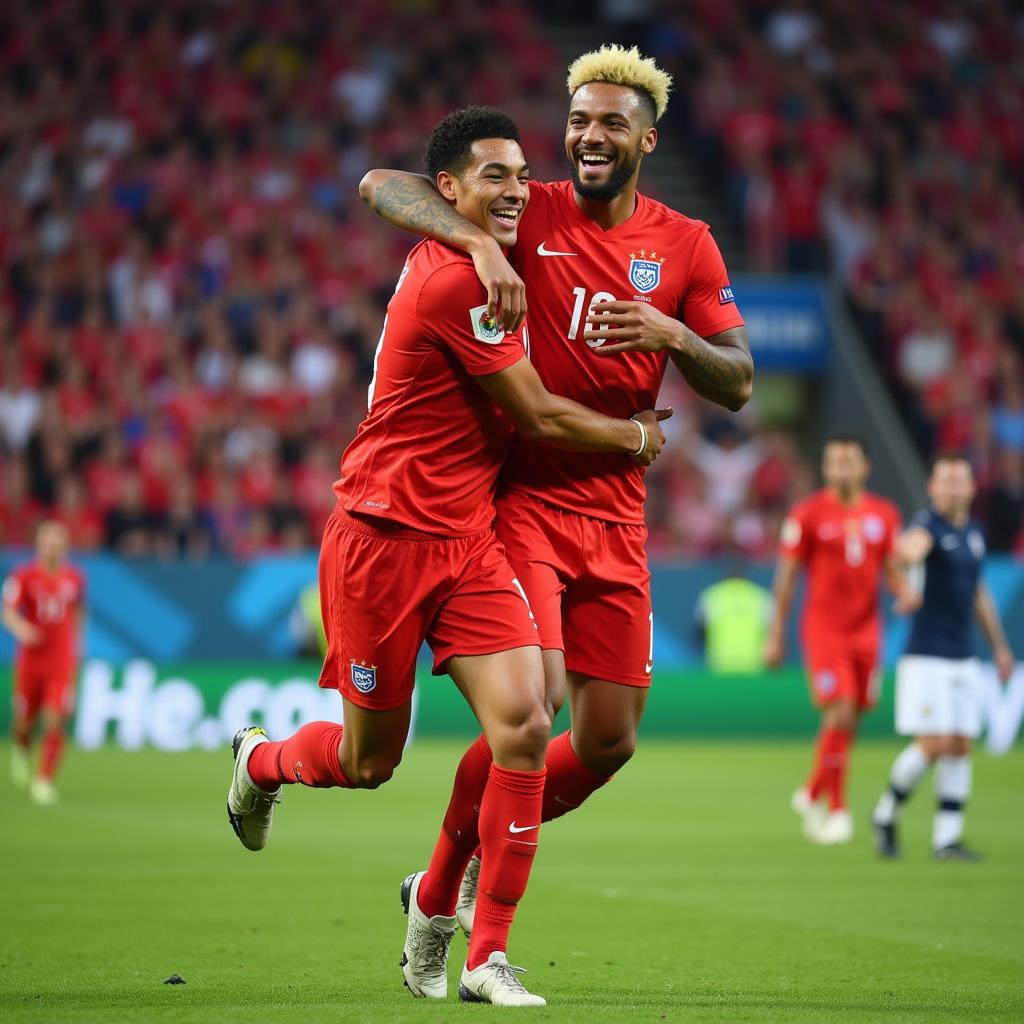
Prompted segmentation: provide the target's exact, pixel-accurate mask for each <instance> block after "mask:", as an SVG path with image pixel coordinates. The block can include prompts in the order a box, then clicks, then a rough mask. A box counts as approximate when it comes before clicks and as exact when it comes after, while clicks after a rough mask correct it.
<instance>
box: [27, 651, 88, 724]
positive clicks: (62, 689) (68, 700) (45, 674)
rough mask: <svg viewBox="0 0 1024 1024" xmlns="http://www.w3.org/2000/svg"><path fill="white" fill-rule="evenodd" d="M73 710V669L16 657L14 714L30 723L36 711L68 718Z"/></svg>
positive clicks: (67, 666) (72, 666)
mask: <svg viewBox="0 0 1024 1024" xmlns="http://www.w3.org/2000/svg"><path fill="white" fill-rule="evenodd" d="M74 706H75V667H74V665H70V666H69V665H60V664H56V663H54V662H46V661H43V660H38V659H29V658H25V657H24V656H20V655H19V657H18V658H17V659H16V661H15V665H14V711H15V714H16V715H17V716H18V717H19V718H29V719H34V718H35V717H36V715H38V714H39V712H40V710H41V709H43V708H46V710H47V711H50V712H52V713H53V714H55V715H62V716H67V715H70V714H71V712H72V710H73V709H74Z"/></svg>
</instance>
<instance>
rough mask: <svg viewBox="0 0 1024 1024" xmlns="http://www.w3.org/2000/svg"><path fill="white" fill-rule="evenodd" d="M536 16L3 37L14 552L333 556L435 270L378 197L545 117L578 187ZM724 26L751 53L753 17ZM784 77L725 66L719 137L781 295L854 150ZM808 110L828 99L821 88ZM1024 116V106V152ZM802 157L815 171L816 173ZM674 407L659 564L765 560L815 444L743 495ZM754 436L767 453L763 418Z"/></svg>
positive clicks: (102, 11)
mask: <svg viewBox="0 0 1024 1024" xmlns="http://www.w3.org/2000/svg"><path fill="white" fill-rule="evenodd" d="M668 6H669V7H672V5H668ZM534 8H538V9H539V10H540V11H541V13H542V14H547V13H549V12H548V10H547V8H546V7H539V5H536V4H534V5H529V4H527V3H524V2H522V0H502V2H501V3H498V4H496V5H492V6H491V7H485V6H481V5H474V4H470V3H466V2H464V0H454V2H451V3H446V4H443V5H436V4H425V5H424V4H392V5H385V7H384V8H382V6H381V4H380V3H378V2H377V0H350V2H348V3H346V4H344V5H341V6H340V7H339V6H337V5H335V6H333V7H332V6H329V5H325V4H323V3H320V2H316V0H314V2H311V3H300V2H298V0H281V2H279V3H275V4H269V5H266V4H213V5H186V7H184V8H180V9H179V7H177V6H174V5H172V7H171V8H169V9H168V10H167V11H163V10H161V9H158V8H157V7H154V5H153V4H152V3H151V2H149V0H123V2H119V3H117V4H107V5H100V6H99V7H96V6H95V5H91V4H82V3H80V2H77V0H52V2H51V3H47V4H45V5H36V6H32V5H30V4H28V3H26V2H24V0H12V2H11V3H9V4H7V5H5V6H4V7H3V9H2V10H0V39H5V40H6V41H7V44H8V45H7V52H6V56H7V58H8V60H7V62H6V65H5V68H6V78H5V85H4V87H2V88H0V137H2V139H3V146H2V147H0V189H2V192H0V195H2V196H3V197H4V200H3V202H0V264H2V270H3V276H2V278H0V281H2V284H0V493H2V497H0V543H2V544H25V543H27V542H28V541H29V540H30V539H31V534H32V530H33V528H34V525H35V523H36V522H37V521H38V519H39V518H40V517H41V516H42V515H44V514H50V515H55V516H58V517H60V518H62V519H63V520H64V521H66V522H67V523H68V525H69V526H70V527H71V529H72V533H73V537H74V540H75V543H76V545H78V546H81V547H85V548H90V547H94V546H96V545H97V544H103V545H106V546H108V547H110V548H113V549H114V550H116V551H117V552H119V553H120V554H121V555H123V556H126V557H152V556H156V557H163V558H174V557H192V558H198V557H206V556H207V555H219V554H227V555H237V556H242V557H247V556H249V555H254V554H257V553H259V552H261V551H275V550H291V549H294V548H297V547H302V546H307V545H310V544H315V543H316V542H317V541H318V540H319V537H320V536H321V533H322V530H323V526H324V523H325V522H326V520H327V517H328V516H329V515H330V513H331V510H332V508H333V506H334V501H335V498H334V494H333V492H332V490H331V484H332V482H333V481H334V479H335V477H336V476H337V472H338V460H339V456H340V453H341V451H342V450H343V448H344V446H345V444H346V443H347V441H348V440H349V439H350V438H351V436H352V435H353V433H354V431H355V429H356V426H357V424H358V423H359V421H360V419H361V417H362V415H363V413H364V411H365V402H366V393H367V385H368V383H369V378H370V375H371V373H372V367H373V357H374V350H375V347H376V345H377V340H378V338H379V336H380V331H381V322H382V320H383V316H384V310H385V307H386V303H387V301H388V299H389V298H390V296H391V294H392V292H393V289H394V284H395V281H396V279H397V277H398V274H399V272H400V269H401V266H402V262H403V260H404V258H405V255H406V253H407V252H408V249H409V247H410V244H411V239H410V238H409V237H408V236H405V235H400V234H399V233H397V232H392V231H390V230H389V229H387V228H386V227H384V226H383V225H382V224H381V222H380V221H378V220H377V219H376V218H375V217H373V216H372V214H370V213H369V212H368V211H366V210H365V209H364V207H363V206H362V204H361V203H359V202H358V199H357V196H356V183H357V182H358V180H359V177H360V176H361V175H362V173H363V172H364V170H365V169H366V168H367V167H368V166H373V165H377V166H406V167H410V168H413V169H415V168H416V167H417V166H418V164H419V161H420V154H421V152H422V148H423V143H424V138H425V135H426V133H427V131H428V130H429V129H430V127H431V126H432V125H433V123H434V122H435V121H436V120H437V119H438V118H439V117H440V116H442V115H443V114H444V113H446V112H447V111H448V110H450V109H451V108H453V107H456V106H459V105H461V104H463V103H465V102H467V101H469V100H473V101H476V102H489V103H495V104H499V105H504V106H506V107H508V109H510V110H511V111H513V112H515V113H516V114H517V116H519V117H520V118H521V120H522V131H523V138H524V145H525V146H526V148H527V151H528V153H529V158H530V164H531V168H532V173H533V174H534V175H535V176H537V177H539V178H542V179H543V178H555V177H559V178H560V177H563V176H564V173H565V172H564V167H563V164H562V161H563V155H562V152H561V147H562V142H561V125H560V123H559V122H560V119H561V118H562V116H563V114H564V107H565V96H564V86H563V81H562V77H561V75H560V73H559V72H558V69H559V68H560V67H561V66H562V63H563V61H562V55H561V54H560V53H559V52H558V51H556V50H555V49H554V48H553V46H552V44H551V43H550V42H549V41H548V39H547V36H546V33H545V29H544V26H543V25H542V24H540V22H539V21H538V18H537V17H536V15H535V13H534ZM659 9H660V8H659V5H657V4H656V3H653V2H651V0H608V2H606V3H604V4H603V5H602V6H601V8H600V11H599V12H598V16H601V13H602V12H603V16H605V17H607V18H609V19H612V20H613V21H614V22H615V24H616V25H617V26H618V28H617V30H616V31H617V33H619V34H620V37H621V38H623V39H628V38H634V37H635V38H636V40H637V41H642V39H641V37H642V36H643V34H644V33H645V31H646V26H647V25H649V24H650V21H651V19H652V18H655V17H657V13H656V12H657V11H658V10H659ZM708 12H709V14H708V16H709V17H713V19H714V20H715V22H716V24H717V25H718V26H719V28H720V30H721V31H723V32H724V31H727V26H728V24H729V22H730V18H728V17H725V16H721V17H719V16H718V15H715V13H714V12H713V11H712V9H711V8H710V7H709V8H708ZM587 16H588V17H593V16H594V15H593V12H591V13H590V14H588V15H587ZM671 18H672V23H673V29H674V30H673V32H672V33H670V34H666V36H665V38H664V40H662V43H663V47H662V48H663V49H664V50H665V52H666V54H667V59H671V53H670V52H669V51H670V50H671V47H672V46H683V47H686V46H690V45H696V41H697V40H698V39H699V38H700V36H699V35H694V34H693V33H691V32H689V31H688V26H687V23H686V15H685V14H681V13H672V14H671ZM774 21H775V24H774V26H773V27H772V28H771V31H770V35H771V40H772V42H771V45H772V46H773V47H775V48H776V49H779V50H780V51H781V52H784V53H788V54H797V53H811V52H813V51H814V48H815V47H817V46H820V45H821V44H820V36H821V33H822V31H823V21H824V19H823V18H822V17H820V16H819V15H818V14H817V13H816V9H815V8H813V7H812V6H810V5H806V4H800V3H793V4H791V5H788V6H787V8H786V9H785V11H780V12H779V13H778V15H777V16H776V17H775V19H774ZM495 38H499V39H501V40H502V48H503V62H502V64H501V67H500V68H498V67H497V66H496V65H495V62H494V59H493V52H492V51H493V46H492V43H493V40H494V39H495ZM764 49H765V52H764V53H761V54H760V55H758V54H757V53H753V52H752V53H751V54H750V57H751V61H750V63H749V67H748V69H747V73H745V74H744V75H743V76H740V77H736V76H734V75H733V73H732V69H731V68H730V67H729V66H728V62H727V61H726V60H725V59H724V58H723V59H721V60H719V61H718V66H717V70H714V71H712V70H711V69H712V66H713V62H714V61H715V60H716V58H715V56H714V54H708V60H709V65H708V67H709V80H708V81H707V82H705V83H703V84H701V83H698V88H697V90H695V91H699V92H700V93H701V95H702V102H703V108H702V110H701V111H700V116H699V118H698V116H697V112H696V109H695V116H694V121H695V123H696V122H697V121H698V120H700V121H701V123H702V124H703V125H704V126H705V136H704V138H705V139H706V140H707V144H708V145H709V146H711V145H713V141H712V133H713V132H714V131H716V130H717V129H718V128H719V127H722V126H725V130H726V132H727V135H728V139H729V143H728V145H729V151H730V153H731V154H732V157H733V160H734V162H735V167H733V169H732V180H733V181H734V183H735V184H736V192H737V196H739V197H740V199H741V201H742V202H744V203H745V204H746V208H747V210H748V211H749V214H748V215H749V217H750V220H751V225H752V226H753V230H752V237H754V236H756V235H757V234H758V232H759V233H760V236H759V241H758V243H757V244H759V245H760V246H761V247H762V249H763V252H764V257H763V262H764V265H765V267H766V268H767V269H774V268H777V267H779V266H782V265H785V264H786V263H787V262H788V263H793V264H798V265H800V266H806V267H809V268H816V267H817V265H818V263H819V262H820V248H821V245H822V238H823V227H822V223H821V216H820V214H819V213H818V211H817V208H816V196H817V195H818V193H819V192H820V190H821V188H822V187H823V185H822V183H823V181H824V173H823V170H822V166H821V162H822V159H823V158H824V156H827V154H828V152H829V150H830V147H831V141H830V140H832V139H833V138H834V137H838V135H839V134H841V130H840V128H838V127H837V125H836V117H835V115H834V113H833V112H831V111H830V110H829V109H828V107H829V105H828V104H823V103H822V102H821V100H820V98H816V97H815V96H814V95H807V96H805V100H806V104H807V110H808V111H809V112H810V113H809V114H808V118H809V123H808V126H807V132H806V140H807V145H808V146H809V147H810V149H811V151H812V152H813V153H814V154H815V155H814V156H812V157H811V158H810V159H809V160H808V159H805V158H804V157H803V156H802V153H803V147H802V145H801V144H796V142H795V140H794V137H793V136H792V133H791V132H790V131H789V128H790V123H789V122H790V121H791V120H792V117H791V116H790V114H789V113H785V112H780V111H778V110H776V109H774V108H773V106H772V103H771V102H770V101H769V94H768V92H767V91H766V90H764V89H763V88H762V87H761V83H760V82H759V81H758V75H759V74H760V73H762V72H763V71H764V70H765V68H766V67H767V66H768V62H767V61H766V59H765V58H766V56H769V55H770V53H769V51H768V50H767V46H765V48H764ZM686 80H687V78H681V79H680V81H686ZM787 88H789V89H790V90H791V91H792V92H793V93H794V97H797V94H803V93H807V91H808V90H807V86H806V83H802V82H801V80H800V76H795V77H794V78H793V80H792V82H790V84H789V86H787ZM811 91H812V93H813V90H811ZM1011 92H1012V90H1011ZM793 102H794V103H798V102H803V101H801V100H799V97H797V98H795V99H794V100H793ZM677 106H678V107H679V108H680V109H681V110H682V109H684V108H685V107H686V106H687V104H686V102H685V101H684V99H683V97H680V102H679V103H678V104H677ZM695 106H696V105H695ZM963 113H964V116H965V117H966V118H968V119H969V116H970V114H971V111H969V110H966V109H965V110H964V112H963ZM1013 114H1014V110H1013V109H1012V103H1010V106H1009V107H1008V108H1007V118H1006V128H1005V130H1006V132H1007V133H1008V134H1009V135H1012V134H1013V125H1014V116H1013ZM966 127H967V126H964V130H961V131H960V132H959V133H958V135H957V137H958V139H960V140H961V141H962V143H963V145H964V146H967V147H969V146H970V138H969V135H970V133H969V132H968V131H967V130H966ZM777 145H784V146H785V147H786V152H787V153H788V154H791V156H790V157H788V159H789V160H790V161H791V162H790V166H789V168H788V173H786V174H780V171H779V166H778V164H777V161H776V160H775V147H776V146H777ZM822 155H824V156H822ZM752 168H756V173H757V174H758V175H759V176H760V177H759V180H758V182H757V183H755V184H753V185H752V184H751V183H750V182H745V181H744V175H745V174H747V173H748V172H749V171H751V169H752ZM1004 201H1005V197H1004ZM776 203H781V204H782V205H781V207H780V208H781V209H783V210H784V211H785V213H784V216H782V217H781V218H780V217H778V216H777V215H776V213H775V210H774V205H775V204H776ZM1003 216H1004V219H1005V214H1004V215H1003ZM759 218H760V219H759ZM979 241H984V240H979ZM977 248H978V260H979V265H980V261H983V260H984V261H987V262H986V263H985V266H986V267H989V266H990V264H992V261H993V258H994V257H992V256H991V254H990V253H988V251H987V249H986V248H985V246H984V245H979V246H978V247H977ZM1000 251H1001V252H1002V250H1000ZM1001 258H1005V256H1004V257H1001ZM989 272H990V273H991V274H993V275H995V271H992V270H991V268H990V270H989ZM995 276H998V275H995ZM993 287H995V285H993ZM1015 323H1016V322H1012V323H1010V322H1008V325H1007V326H1006V328H1005V330H1006V331H1007V333H1008V334H1010V336H1011V337H1014V338H1016V337H1017V336H1018V334H1019V333H1020V332H1021V331H1024V323H1022V324H1021V326H1020V331H1018V328H1017V326H1015ZM1014 331H1018V333H1016V334H1015V333H1014ZM672 386H675V387H678V399H679V400H676V399H674V400H673V404H674V405H676V407H677V408H678V409H680V410H682V409H683V407H684V405H686V406H687V407H688V410H689V411H688V415H687V417H686V419H685V422H684V420H683V419H682V418H680V420H678V421H677V424H676V425H675V426H673V427H672V430H674V431H675V433H674V435H673V436H674V442H675V447H676V448H677V449H678V458H676V459H675V460H674V461H673V460H671V459H666V460H662V461H663V468H659V469H658V470H656V472H654V473H652V474H651V477H650V481H651V488H652V498H651V509H652V538H654V541H653V543H655V544H663V545H664V546H665V549H666V550H667V551H670V552H681V551H685V552H688V553H694V554H698V553H705V552H712V551H717V550H720V549H721V548H722V547H723V545H725V544H726V543H727V542H728V543H732V541H731V540H729V538H730V537H731V536H732V535H733V534H740V535H742V537H743V538H744V539H743V541H742V543H743V545H744V548H745V550H760V548H761V547H762V543H761V540H760V539H759V538H762V537H763V536H764V535H765V530H766V524H768V523H769V522H770V521H771V516H772V515H773V514H774V513H773V512H772V510H771V509H770V508H768V507H767V506H766V505H765V501H770V502H775V501H777V500H778V497H777V492H778V491H779V490H780V489H781V490H786V489H787V488H789V487H791V486H796V485H797V482H798V481H800V480H801V479H802V477H801V473H800V470H799V466H800V465H802V460H801V458H800V456H799V454H798V453H797V452H796V451H795V446H793V445H790V446H789V448H788V449H786V450H785V452H784V453H783V454H781V455H779V456H778V458H779V459H781V460H782V461H784V462H785V461H787V460H788V461H789V466H788V468H787V467H785V466H781V467H780V466H777V467H776V469H778V474H777V478H776V479H775V482H774V484H771V483H770V482H769V483H770V485H769V486H762V485H761V484H758V483H756V481H755V482H752V481H754V477H753V475H752V474H753V473H754V469H756V460H754V459H753V453H754V452H755V450H756V444H754V446H753V447H750V448H746V447H744V445H743V444H740V442H738V441H737V442H735V444H734V442H733V441H732V440H729V439H725V438H720V439H717V440H710V441H708V442H707V444H710V445H712V446H713V447H714V448H715V449H716V451H717V457H718V458H720V459H721V460H722V462H723V465H727V466H728V467H729V469H728V472H727V474H726V477H727V482H720V481H719V475H720V474H719V473H718V470H717V468H715V466H714V463H713V462H709V461H707V460H705V462H704V463H703V468H699V467H698V466H696V465H694V464H691V463H689V462H687V460H686V459H685V458H684V457H683V455H684V453H685V452H686V451H687V450H688V449H689V448H690V447H691V442H692V441H693V440H694V439H696V438H699V437H700V435H701V433H702V431H704V430H705V429H706V428H708V427H709V425H711V424H713V422H714V421H715V416H716V413H715V410H714V409H712V408H711V407H709V406H706V405H705V404H704V403H700V402H697V401H696V400H695V399H694V397H693V396H692V394H690V393H689V392H688V391H687V389H685V388H682V387H681V385H679V384H678V382H677V383H676V384H674V385H672ZM1011 397H1012V396H1011ZM745 422H747V423H749V429H750V431H751V432H752V434H758V433H759V431H761V429H762V428H761V426H760V425H759V424H758V423H757V420H756V415H754V416H752V417H751V418H750V419H749V420H747V421H745ZM713 432H714V431H713V430H712V433H713ZM709 436H710V435H709ZM737 446H738V447H739V448H741V449H742V450H741V451H736V450H735V449H736V448H737ZM780 451H781V449H780ZM711 454H714V453H711ZM748 455H749V458H748ZM695 458H696V459H697V460H698V461H699V459H700V456H699V455H697V456H695ZM747 461H751V465H750V466H747V465H746V462H747ZM709 481H711V483H709ZM773 488H774V489H773ZM765 494H768V495H769V496H768V497H767V498H765V497H764V495H765ZM794 496H795V495H792V494H788V495H787V497H786V501H787V503H788V501H791V500H792V498H793V497H794ZM723 510H725V511H727V512H728V516H727V517H726V516H724V515H723Z"/></svg>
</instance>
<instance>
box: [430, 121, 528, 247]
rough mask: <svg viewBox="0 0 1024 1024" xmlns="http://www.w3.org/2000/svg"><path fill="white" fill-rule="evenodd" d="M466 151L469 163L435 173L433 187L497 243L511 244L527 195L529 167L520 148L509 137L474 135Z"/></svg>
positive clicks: (516, 232) (512, 243) (509, 245)
mask: <svg viewBox="0 0 1024 1024" xmlns="http://www.w3.org/2000/svg"><path fill="white" fill-rule="evenodd" d="M470 152H471V155H470V159H469V163H468V164H466V166H465V167H464V168H463V169H462V170H461V171H460V172H459V173H458V174H455V173H454V172H452V171H440V172H439V173H438V175H437V189H438V191H439V192H440V193H441V195H443V196H444V197H445V199H448V200H450V201H452V202H454V203H455V209H456V210H457V211H458V212H459V213H461V214H462V216H463V217H465V218H466V220H469V221H472V222H473V223H474V224H476V226H477V227H480V228H483V230H484V231H486V232H487V233H488V234H489V235H490V236H491V237H492V238H493V239H494V240H495V241H496V242H497V243H498V244H499V245H502V246H505V247H506V248H507V247H511V246H513V245H515V244H516V237H517V234H518V231H519V218H520V217H521V216H522V214H523V210H524V209H526V204H527V202H528V201H529V198H530V191H529V188H528V187H527V181H529V178H530V168H529V167H527V165H526V160H525V158H524V157H523V151H522V149H520V148H519V143H518V142H514V141H513V140H512V139H478V140H477V141H476V142H474V143H473V145H472V148H471V151H470Z"/></svg>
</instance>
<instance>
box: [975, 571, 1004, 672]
mask: <svg viewBox="0 0 1024 1024" xmlns="http://www.w3.org/2000/svg"><path fill="white" fill-rule="evenodd" d="M974 614H975V617H976V618H977V620H978V625H979V626H981V631H982V632H983V633H984V634H985V639H986V640H988V642H989V644H990V645H991V646H992V657H993V658H995V662H996V671H997V672H998V673H999V678H1000V680H1001V681H1002V682H1004V683H1005V682H1006V681H1007V680H1008V679H1009V678H1010V676H1011V675H1013V664H1014V662H1013V651H1011V650H1010V645H1009V644H1008V643H1007V642H1006V634H1005V633H1004V632H1003V624H1002V622H1000V621H999V611H998V609H997V608H996V602H995V600H994V599H993V597H992V592H991V591H990V590H989V589H988V587H987V586H985V584H984V583H979V584H978V588H977V590H975V592H974Z"/></svg>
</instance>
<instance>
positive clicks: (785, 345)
mask: <svg viewBox="0 0 1024 1024" xmlns="http://www.w3.org/2000/svg"><path fill="white" fill-rule="evenodd" d="M732 287H733V293H734V294H735V296H736V304H737V306H738V307H739V310H740V312H741V313H742V314H743V319H744V320H745V321H746V324H747V333H748V334H749V335H750V349H751V352H752V353H753V355H754V362H755V365H756V366H757V369H758V372H765V371H767V372H788V373H806V374H816V373H822V372H824V370H825V369H826V368H827V367H828V362H829V353H830V349H831V344H832V333H831V329H830V326H829V312H828V293H827V290H826V287H825V283H824V282H823V281H822V280H820V279H818V278H815V277H807V278H799V277H797V278H793V277H786V278H774V277H765V276H759V277H742V276H741V277H738V278H736V279H735V280H734V281H733V282H732Z"/></svg>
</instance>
